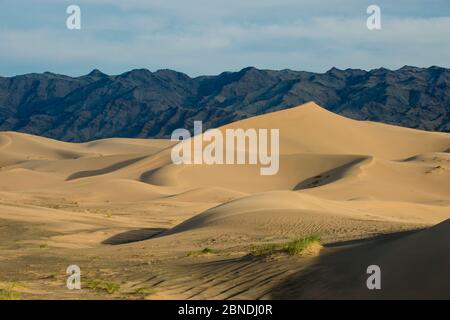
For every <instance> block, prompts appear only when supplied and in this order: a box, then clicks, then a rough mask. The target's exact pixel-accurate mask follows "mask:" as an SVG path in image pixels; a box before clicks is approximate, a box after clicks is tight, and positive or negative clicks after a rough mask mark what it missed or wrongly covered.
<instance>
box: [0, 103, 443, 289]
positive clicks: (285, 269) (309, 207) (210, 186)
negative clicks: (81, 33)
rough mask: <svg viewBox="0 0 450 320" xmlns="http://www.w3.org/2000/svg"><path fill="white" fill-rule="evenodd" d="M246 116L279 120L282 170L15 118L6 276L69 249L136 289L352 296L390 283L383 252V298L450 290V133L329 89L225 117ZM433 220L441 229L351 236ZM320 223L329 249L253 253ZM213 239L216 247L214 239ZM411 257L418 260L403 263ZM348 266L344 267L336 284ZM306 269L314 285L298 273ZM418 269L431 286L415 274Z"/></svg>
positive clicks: (2, 164) (7, 152)
mask: <svg viewBox="0 0 450 320" xmlns="http://www.w3.org/2000/svg"><path fill="white" fill-rule="evenodd" d="M232 128H242V129H248V128H265V129H270V128H278V129H280V168H279V172H278V174H276V175H273V176H262V175H261V174H260V170H259V167H258V166H255V165H206V164H202V165H175V164H173V163H172V161H171V146H173V145H174V144H175V142H173V141H169V140H157V139H149V140H139V139H104V140H98V141H92V142H88V143H79V144H78V143H66V142H59V141H54V140H51V139H47V138H42V137H37V136H32V135H28V134H22V133H15V132H0V229H1V230H3V232H2V233H0V257H1V258H0V263H2V264H3V265H4V266H5V267H4V270H5V271H4V272H3V273H2V275H0V285H1V282H2V281H8V279H12V278H14V279H17V278H21V277H22V276H24V270H27V271H30V270H29V269H30V268H32V269H33V268H35V269H33V270H32V271H33V272H34V273H35V274H39V273H40V272H44V271H43V270H47V269H48V268H49V267H48V266H49V261H51V260H52V259H56V260H57V261H61V264H60V265H59V264H58V263H56V264H51V265H52V266H54V267H55V268H62V269H64V264H65V263H66V262H68V261H71V262H73V263H80V264H81V263H83V265H84V268H86V269H87V270H85V271H86V272H87V273H88V274H89V273H92V274H94V275H98V274H99V272H100V270H108V271H107V273H108V274H115V275H117V274H122V275H123V277H122V278H120V277H119V278H118V281H119V280H120V281H121V282H122V283H126V284H127V285H129V286H130V290H132V289H133V288H132V287H133V286H134V285H135V284H136V283H147V285H151V286H152V287H153V286H154V287H155V290H157V291H159V293H158V294H157V295H156V297H160V298H213V297H216V298H274V297H275V298H277V297H290V298H292V297H293V298H302V297H309V298H321V297H339V295H337V296H336V294H338V293H339V292H341V291H340V290H341V289H342V290H343V291H342V292H343V295H342V297H349V298H354V297H358V295H360V296H364V297H369V298H370V297H375V298H376V297H378V296H376V295H372V293H370V292H369V293H368V292H366V291H365V290H366V289H365V288H362V287H361V283H362V282H361V281H362V279H363V277H364V275H361V274H360V273H358V272H360V269H358V268H361V266H362V265H364V264H366V263H368V262H369V260H370V261H372V260H373V261H375V262H378V263H380V265H382V268H383V270H386V274H385V277H386V278H385V280H383V281H384V283H386V288H387V289H388V290H386V291H383V293H380V294H379V296H380V297H388V298H391V297H413V298H414V297H444V296H445V295H446V293H447V292H450V290H448V291H445V290H446V289H448V288H449V285H448V284H449V281H448V280H449V276H448V275H446V274H445V272H444V271H445V270H448V267H449V261H448V257H449V255H448V252H449V250H448V249H449V248H448V243H450V242H449V239H448V235H449V234H450V232H449V230H448V219H449V218H450V210H449V207H450V192H449V191H450V179H449V178H450V155H449V153H448V152H449V150H450V135H449V134H445V133H433V132H424V131H419V130H412V129H406V128H400V127H395V126H390V125H385V124H379V123H372V122H365V121H355V120H350V119H347V118H344V117H341V116H338V115H335V114H333V113H330V112H328V111H326V110H324V109H322V108H321V107H319V106H317V105H316V104H314V103H307V104H305V105H302V106H298V107H295V108H292V109H287V110H283V111H279V112H275V113H270V114H265V115H262V116H257V117H253V118H250V119H246V120H242V121H238V122H235V123H232V124H229V125H226V126H223V127H221V128H219V130H221V131H222V132H223V131H224V130H226V129H232ZM445 220H446V222H443V221H445ZM434 225H436V226H434ZM433 226H434V227H433ZM422 228H429V229H425V230H423V231H420V232H417V233H414V234H409V235H404V234H399V235H398V236H396V237H395V239H393V240H392V239H391V240H389V241H388V240H386V241H385V240H383V241H381V242H380V241H375V240H374V241H369V242H365V241H362V242H361V244H359V242H352V243H356V244H352V245H350V246H347V245H343V246H342V247H341V246H340V245H339V244H340V243H345V241H348V240H351V241H360V240H362V239H367V238H371V237H374V236H379V235H387V234H396V233H398V232H403V231H410V230H416V229H422ZM311 234H317V235H319V236H320V237H321V238H322V242H323V244H325V245H326V246H328V245H329V246H330V247H326V248H325V249H324V250H323V252H322V251H321V253H320V255H319V256H318V257H316V258H299V259H297V260H296V259H293V258H292V259H287V258H280V259H281V261H280V262H277V261H276V260H274V261H272V260H270V261H269V260H264V259H263V260H252V259H250V258H248V256H247V254H248V251H249V248H250V247H251V246H253V245H258V244H264V243H265V244H267V243H281V242H285V241H289V240H291V239H294V238H299V237H305V236H308V235H311ZM149 238H150V239H149ZM43 243H44V244H45V246H42V245H41V248H39V247H37V246H38V245H39V244H43ZM47 247H48V249H43V248H47ZM206 247H208V248H210V247H212V248H213V249H214V250H212V251H213V252H214V253H213V254H209V255H202V254H200V253H199V251H200V250H202V249H203V248H206ZM335 248H338V249H335ZM39 250H41V251H39ZM42 250H47V251H44V252H45V254H44V255H43V256H42V257H43V258H42V259H41V260H36V261H35V260H33V259H35V258H34V257H36V256H40V255H41V253H42ZM192 252H194V254H192ZM88 256H89V257H94V256H95V257H101V259H98V260H96V259H93V258H88ZM230 257H231V258H230ZM30 259H31V260H30ZM195 259H197V260H195ZM249 259H250V260H249ZM283 259H284V260H283ZM286 259H287V260H286ZM212 260H213V261H214V263H210V262H211V261H212ZM62 261H64V263H63V262H62ZM128 262H129V263H128ZM406 263H409V264H412V265H413V266H412V267H411V268H410V269H411V270H409V271H408V272H403V271H404V270H406V269H408V265H406ZM349 264H351V266H350V267H349V266H348V265H349ZM30 265H31V266H34V267H23V266H30ZM310 265H317V266H318V269H314V268H313V269H314V270H319V271H314V272H313V271H311V270H310V269H309V267H308V266H310ZM194 266H195V267H194ZM334 266H336V268H335V267H334ZM446 268H447V269H446ZM188 269H189V270H191V269H192V273H191V274H190V277H189V281H186V280H185V277H186V275H185V274H184V273H185V272H186V270H188ZM58 270H59V269H58ZM58 270H56V271H55V272H59V271H58ZM64 270H65V269H64ZM64 270H63V272H64ZM119 270H120V272H119ZM124 270H128V272H125V271H124ZM183 270H184V271H183ZM233 270H241V271H240V273H239V275H238V276H236V275H235V274H234V272H233ZM358 270H359V271H358ZM183 272H184V273H183ZM317 272H318V273H317ZM336 272H339V273H340V274H341V275H342V277H340V279H343V280H342V281H343V282H336V283H334V282H332V281H331V282H329V283H328V282H327V281H328V280H327V279H329V277H332V276H335V275H336ZM402 272H403V273H402ZM149 273H157V274H155V275H154V276H152V277H150V276H149ZM399 273H401V274H402V275H401V276H399V277H397V276H396V275H397V274H399ZM355 274H358V275H357V276H355ZM125 275H126V276H125ZM211 275H217V277H218V278H217V279H215V278H214V279H213V278H211V277H212V276H211ZM306 276H309V277H311V278H310V279H314V281H313V282H311V281H309V282H308V283H311V286H308V287H302V286H300V287H299V286H298V283H299V281H300V282H301V281H303V279H304V277H306ZM322 276H324V277H322ZM321 277H322V278H321ZM352 277H353V278H352ZM413 277H419V278H420V279H421V280H418V282H417V285H418V287H419V288H421V289H420V290H421V292H422V294H418V293H417V291H414V290H413V289H412V288H409V287H407V286H406V285H405V283H410V282H411V279H412V278H413ZM39 279H42V277H41V278H39V277H36V278H30V281H29V285H30V286H33V285H35V286H40V285H41V284H42V283H41V281H42V280H39ZM149 279H152V280H149ZM351 279H353V280H351ZM355 279H356V280H355ZM439 279H440V280H439ZM352 281H353V282H352ZM354 281H357V282H354ZM47 285H48V284H47ZM323 286H327V287H328V288H329V290H322V289H320V288H323ZM50 287H51V288H54V289H55V290H56V291H55V292H58V293H57V294H55V296H52V293H51V292H50V291H47V292H45V295H44V296H42V295H41V296H39V294H38V295H37V296H33V294H32V293H27V292H25V293H24V294H25V295H27V294H29V295H30V297H41V298H42V297H56V298H64V297H67V296H65V294H66V293H64V292H63V291H62V290H60V289H58V287H57V284H56V282H55V284H54V286H53V287H52V286H51V284H50ZM297 287H298V288H297ZM295 288H297V289H295ZM49 290H50V289H49ZM306 291H308V292H309V293H308V294H307V293H306ZM85 294H91V293H86V292H85ZM92 294H93V293H92Z"/></svg>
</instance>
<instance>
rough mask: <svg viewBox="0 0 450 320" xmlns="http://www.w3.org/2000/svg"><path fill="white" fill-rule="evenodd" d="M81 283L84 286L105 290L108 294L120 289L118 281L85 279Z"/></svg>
mask: <svg viewBox="0 0 450 320" xmlns="http://www.w3.org/2000/svg"><path fill="white" fill-rule="evenodd" d="M83 284H84V286H85V287H86V288H89V289H92V290H96V291H100V292H106V293H108V294H114V293H116V292H117V291H119V290H120V285H119V284H118V283H115V282H112V281H106V280H102V279H85V280H84V282H83Z"/></svg>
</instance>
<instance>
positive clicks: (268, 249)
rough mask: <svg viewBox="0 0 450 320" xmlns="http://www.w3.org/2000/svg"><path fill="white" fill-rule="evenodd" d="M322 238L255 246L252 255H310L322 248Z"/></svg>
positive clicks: (310, 237)
mask: <svg viewBox="0 0 450 320" xmlns="http://www.w3.org/2000/svg"><path fill="white" fill-rule="evenodd" d="M321 247H322V246H321V244H320V237H319V236H317V235H311V236H308V237H305V238H300V239H294V240H292V241H289V242H287V243H266V244H262V245H258V246H254V247H253V248H252V250H251V251H250V255H251V256H254V257H264V256H270V255H273V254H276V253H285V254H289V255H291V256H295V255H309V254H315V253H317V252H318V251H319V250H320V248H321Z"/></svg>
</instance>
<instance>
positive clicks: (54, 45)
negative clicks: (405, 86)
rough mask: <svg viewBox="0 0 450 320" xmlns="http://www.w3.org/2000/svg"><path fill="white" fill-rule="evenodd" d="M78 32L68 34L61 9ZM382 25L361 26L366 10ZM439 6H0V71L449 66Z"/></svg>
mask: <svg viewBox="0 0 450 320" xmlns="http://www.w3.org/2000/svg"><path fill="white" fill-rule="evenodd" d="M71 4H76V5H79V6H80V8H81V30H68V29H67V28H66V23H65V22H66V19H67V17H68V14H67V13H66V8H67V6H68V5H71ZM371 4H376V5H378V6H380V8H381V24H382V29H381V30H376V31H370V30H368V29H367V28H366V19H367V17H368V14H367V13H366V9H367V7H368V6H369V5H371ZM449 57H450V1H449V0H428V1H427V0H422V1H417V0H396V1H393V0H372V1H367V0H340V1H338V0H325V1H314V0H308V1H306V0H227V1H225V0H222V1H217V0H127V1H124V0H71V1H65V0H39V1H30V0H29V1H25V0H2V1H0V75H2V76H11V75H16V74H23V73H29V72H44V71H50V72H55V73H62V74H68V75H73V76H78V75H83V74H86V73H88V72H89V71H90V70H92V69H94V68H98V69H100V70H102V71H103V72H105V73H108V74H119V73H122V72H125V71H128V70H130V69H133V68H148V69H150V70H157V69H164V68H169V69H175V70H178V71H182V72H185V73H187V74H189V75H191V76H197V75H203V74H217V73H220V72H222V71H235V70H240V69H242V68H244V67H246V66H255V67H258V68H265V69H286V68H289V69H294V70H307V71H315V72H324V71H326V70H328V69H330V68H331V67H338V68H341V69H345V68H361V69H373V68H378V67H386V68H390V69H397V68H400V67H402V66H403V65H406V64H407V65H414V66H420V67H428V66H431V65H439V66H444V67H450V59H449Z"/></svg>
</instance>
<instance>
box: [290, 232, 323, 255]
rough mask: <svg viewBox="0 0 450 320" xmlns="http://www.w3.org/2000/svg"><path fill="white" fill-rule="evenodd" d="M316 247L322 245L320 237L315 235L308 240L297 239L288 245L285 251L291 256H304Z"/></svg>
mask: <svg viewBox="0 0 450 320" xmlns="http://www.w3.org/2000/svg"><path fill="white" fill-rule="evenodd" d="M314 245H320V237H319V236H316V235H313V236H309V237H306V238H301V239H295V240H292V241H291V242H289V243H287V244H286V246H285V248H284V250H285V251H286V253H288V254H289V255H291V256H294V255H298V254H302V253H303V252H304V251H306V250H308V249H310V248H311V247H312V246H314Z"/></svg>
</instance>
